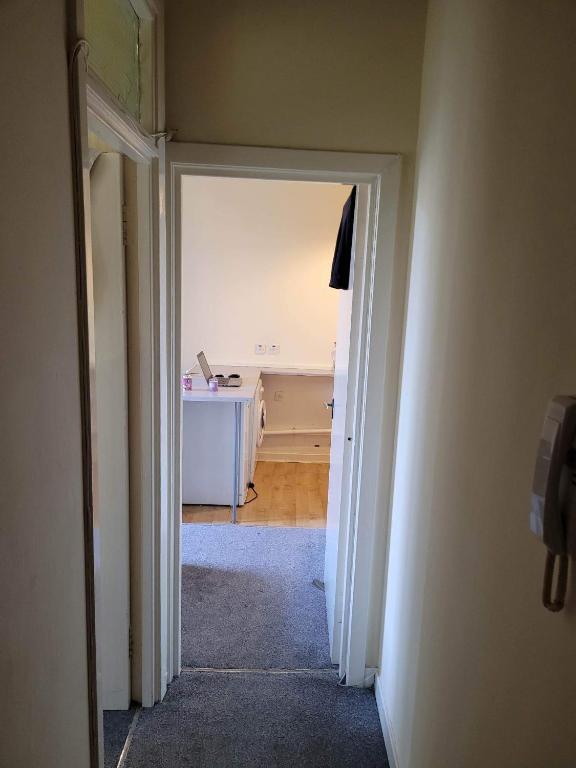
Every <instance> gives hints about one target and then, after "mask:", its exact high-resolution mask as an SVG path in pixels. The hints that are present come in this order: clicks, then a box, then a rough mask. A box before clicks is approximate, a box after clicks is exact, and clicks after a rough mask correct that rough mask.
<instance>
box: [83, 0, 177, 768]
mask: <svg viewBox="0 0 576 768" xmlns="http://www.w3.org/2000/svg"><path fill="white" fill-rule="evenodd" d="M133 5H134V6H135V10H136V12H137V13H138V15H139V16H140V17H141V18H145V19H147V20H149V21H151V22H153V23H152V24H151V25H150V27H149V34H150V35H151V36H152V37H153V39H152V47H153V58H154V61H153V81H154V82H153V83H152V82H151V83H150V86H151V88H152V91H153V92H151V93H149V94H148V97H149V100H150V103H151V104H152V110H153V116H152V117H153V120H154V124H155V129H156V130H157V131H162V129H163V125H164V86H163V79H164V72H163V40H164V22H163V5H162V0H134V3H133ZM68 19H69V99H70V121H71V133H72V151H73V167H74V199H75V230H76V269H77V302H78V345H79V361H80V391H81V407H82V454H83V455H82V458H83V462H82V463H83V486H84V491H83V495H84V498H83V513H84V557H85V566H84V568H85V591H86V629H87V632H86V637H87V680H88V696H89V743H90V765H91V768H102V766H103V764H104V750H103V723H102V712H101V707H100V701H101V698H100V695H99V693H100V692H99V687H100V675H99V652H98V641H97V611H98V597H99V595H98V590H99V582H100V568H101V561H100V543H99V538H100V536H99V524H100V522H99V513H98V488H97V483H96V476H97V471H96V470H97V468H96V464H95V461H96V451H95V446H96V445H97V439H98V435H97V431H96V419H95V397H94V384H95V379H94V372H95V344H94V292H93V267H92V243H91V220H90V219H91V217H90V165H91V159H92V157H91V152H90V147H89V131H92V132H93V133H94V134H96V136H97V137H98V138H99V139H100V140H101V141H102V144H103V146H105V147H106V150H103V151H113V152H118V153H119V154H121V155H124V156H125V157H127V158H129V159H130V160H132V161H134V162H135V163H136V164H137V169H138V171H137V189H138V191H137V218H138V246H137V250H138V257H137V261H138V272H139V279H138V286H137V291H138V299H139V304H138V308H137V317H138V322H137V326H138V341H137V344H138V357H139V366H138V371H137V372H138V374H139V376H140V377H141V387H140V391H139V395H140V398H139V400H138V402H137V404H136V421H137V423H138V438H139V441H140V445H139V451H138V466H137V470H136V472H133V464H132V461H131V473H130V485H131V490H130V498H131V506H132V491H133V488H135V491H136V494H137V496H138V506H137V516H138V522H139V530H138V531H137V534H136V535H137V538H138V541H137V549H138V550H139V563H138V567H139V569H140V572H141V583H140V585H139V586H140V599H139V611H140V616H139V618H140V620H141V621H140V622H139V624H140V626H139V627H138V628H133V629H136V632H138V633H139V643H140V648H139V652H140V654H141V666H140V669H141V674H139V678H140V679H139V681H138V682H139V684H140V689H139V691H138V693H139V695H140V698H141V700H142V704H143V705H144V706H152V705H153V704H154V703H155V702H157V701H159V700H160V699H161V698H162V697H163V695H164V693H165V691H166V675H162V669H165V667H166V647H165V643H164V645H163V643H162V640H163V638H164V639H165V637H166V633H165V632H163V621H164V624H165V623H166V590H164V591H163V590H162V586H163V583H164V584H165V582H166V581H167V579H166V578H164V579H163V578H162V565H163V563H164V565H165V562H166V558H165V557H164V560H163V559H162V554H163V552H164V553H165V549H166V538H165V531H166V527H167V526H166V519H167V517H168V515H167V505H166V502H165V499H166V488H167V467H166V462H165V461H163V453H164V456H165V454H166V452H167V449H166V445H165V441H164V444H163V443H162V435H163V434H164V435H165V432H166V431H165V429H164V426H163V425H164V424H165V423H166V420H167V414H166V410H165V405H164V403H165V397H164V400H163V393H164V395H165V388H166V376H165V365H163V364H162V356H163V353H164V352H165V341H166V340H165V338H163V336H162V333H163V330H164V328H165V323H163V316H162V311H163V306H164V305H163V303H162V300H161V299H162V286H163V285H164V279H163V269H164V267H165V213H164V211H165V206H164V194H163V184H164V156H165V149H164V143H165V142H164V136H165V134H164V133H159V134H148V133H146V132H145V131H144V130H143V129H142V128H141V127H140V126H139V125H138V123H137V122H136V121H135V120H134V118H132V117H131V116H130V115H129V114H128V113H127V112H126V111H125V110H124V109H123V108H122V106H121V105H120V104H119V102H118V101H117V100H116V99H115V98H114V96H112V94H111V93H110V92H109V91H108V90H107V89H106V87H105V86H104V85H103V84H102V83H101V82H100V81H99V80H98V79H97V78H96V77H94V76H93V75H92V74H91V72H90V69H89V63H90V58H89V45H88V44H87V42H86V39H85V16H84V0H69V16H68ZM130 410H131V412H132V411H133V410H134V408H133V404H130ZM130 419H131V422H132V413H131V417H130ZM163 430H164V432H163ZM129 439H130V450H131V451H132V436H130V438H129ZM163 500H164V506H163ZM163 512H164V525H163V520H162V513H163ZM132 522H133V520H132V511H131V525H132ZM132 535H133V534H132V531H131V538H132ZM163 545H164V550H163ZM131 549H132V544H131ZM131 599H132V595H131ZM133 684H134V682H133Z"/></svg>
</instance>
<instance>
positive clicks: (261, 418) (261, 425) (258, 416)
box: [249, 379, 266, 482]
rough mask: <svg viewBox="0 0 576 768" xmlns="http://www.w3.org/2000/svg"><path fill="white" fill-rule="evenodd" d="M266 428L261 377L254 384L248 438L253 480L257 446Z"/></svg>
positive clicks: (262, 439) (258, 446)
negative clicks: (251, 434) (251, 428)
mask: <svg viewBox="0 0 576 768" xmlns="http://www.w3.org/2000/svg"><path fill="white" fill-rule="evenodd" d="M265 429H266V401H265V400H264V385H263V384H262V379H259V380H258V384H257V386H256V393H255V395H254V421H253V430H254V432H253V436H252V437H251V440H250V445H251V449H252V450H251V459H250V469H249V474H250V479H251V481H252V482H253V481H254V473H255V472H256V461H257V454H258V448H260V446H261V445H262V443H263V441H264V430H265Z"/></svg>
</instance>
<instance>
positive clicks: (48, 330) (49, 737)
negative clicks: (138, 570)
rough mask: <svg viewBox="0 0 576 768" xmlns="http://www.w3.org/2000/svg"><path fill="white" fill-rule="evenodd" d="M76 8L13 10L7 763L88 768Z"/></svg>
mask: <svg viewBox="0 0 576 768" xmlns="http://www.w3.org/2000/svg"><path fill="white" fill-rule="evenodd" d="M65 10H66V3H65V2H64V1H63V0H52V2H49V3H37V2H32V1H31V0H9V1H8V2H4V3H2V6H1V10H0V51H1V57H2V67H1V68H0V94H1V103H2V109H1V114H0V131H1V134H2V161H1V165H2V184H1V185H0V350H1V351H0V357H1V363H0V403H1V410H2V427H1V429H0V467H1V471H0V475H1V479H0V486H1V493H0V508H1V509H0V584H2V589H1V590H0V617H1V619H0V680H1V681H2V692H1V696H2V702H3V706H2V716H1V717H0V765H2V766H7V767H8V766H9V768H29V766H34V768H63V766H74V768H85V767H86V766H88V762H89V761H88V711H87V710H88V694H87V681H86V677H87V676H86V636H85V612H84V565H83V534H82V530H83V528H82V468H81V443H80V404H79V386H78V346H77V336H76V327H77V326H76V285H75V258H74V228H73V208H72V182H71V160H70V136H69V126H68V104H67V79H66V78H67V75H66V43H65V31H66V15H65Z"/></svg>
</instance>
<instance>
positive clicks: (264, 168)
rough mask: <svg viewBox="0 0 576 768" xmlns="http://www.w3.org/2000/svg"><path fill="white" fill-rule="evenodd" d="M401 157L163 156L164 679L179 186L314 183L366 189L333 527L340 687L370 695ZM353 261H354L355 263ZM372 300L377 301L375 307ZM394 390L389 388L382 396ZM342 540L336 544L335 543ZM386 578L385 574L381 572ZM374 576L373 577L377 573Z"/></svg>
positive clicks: (174, 656)
mask: <svg viewBox="0 0 576 768" xmlns="http://www.w3.org/2000/svg"><path fill="white" fill-rule="evenodd" d="M400 174H401V157H400V156H399V155H397V154H387V155H375V154H359V153H350V152H326V151H312V150H291V149H275V148H261V147H240V146H224V145H209V144H193V143H171V144H169V145H168V147H167V164H166V197H167V215H168V226H167V261H168V264H167V297H168V300H169V302H170V306H169V307H168V323H169V328H168V336H169V339H170V342H169V345H168V357H169V366H168V367H169V371H170V373H169V375H170V377H171V382H170V383H171V387H170V388H169V398H170V404H169V410H170V413H171V419H170V423H171V429H172V432H171V435H170V441H169V452H170V461H169V465H170V467H171V475H172V476H171V487H172V493H173V497H172V515H171V520H170V531H169V541H170V543H171V548H170V552H169V558H170V562H169V569H168V570H169V572H171V574H172V584H171V595H170V598H169V606H170V608H169V610H170V614H171V621H170V624H169V632H170V635H171V636H170V638H169V649H170V650H169V653H170V654H171V655H170V658H169V662H170V666H169V670H170V672H171V674H172V675H173V676H176V675H178V674H180V671H181V647H180V644H181V643H180V631H181V624H180V611H181V550H180V524H181V494H180V488H181V464H180V457H181V432H180V429H181V423H182V418H181V392H180V387H181V384H180V369H181V359H180V358H181V350H180V344H181V280H182V273H181V186H182V185H181V179H182V177H183V176H186V175H196V176H225V177H233V178H249V179H270V180H291V181H316V182H322V181H323V182H332V183H343V184H361V185H366V186H367V188H368V205H369V210H368V223H367V240H366V249H365V253H364V254H362V256H363V269H362V281H361V282H362V285H361V287H360V288H359V291H360V292H361V313H360V323H359V326H358V328H357V331H356V334H355V337H354V338H351V355H352V352H353V351H354V354H355V355H356V356H357V361H358V370H357V381H356V416H355V418H356V430H355V439H354V442H353V447H352V452H351V459H350V466H351V471H352V478H351V480H352V482H351V497H350V504H349V505H345V509H344V515H343V518H344V519H342V518H341V520H340V525H341V526H343V527H344V531H345V536H344V544H345V546H344V547H342V551H341V552H340V551H339V553H338V571H339V574H338V583H339V584H341V585H342V589H343V590H344V592H343V596H342V598H343V599H342V602H343V611H344V620H343V622H342V625H341V647H340V654H339V656H340V673H341V675H342V676H343V677H345V679H346V683H347V684H348V685H356V686H367V685H371V684H372V682H373V680H374V674H375V672H376V668H375V667H376V656H375V654H374V653H373V651H371V649H370V636H371V633H372V635H373V634H374V632H375V631H376V632H377V631H378V630H377V629H376V630H375V626H376V624H377V623H379V622H380V621H381V617H382V604H383V600H384V585H383V584H378V583H377V582H378V580H377V579H374V578H373V575H374V573H375V570H376V561H377V559H378V558H381V559H386V558H387V552H388V531H389V517H390V509H389V507H390V498H391V484H392V462H393V455H394V442H395V424H396V411H397V388H394V391H385V390H384V382H385V381H397V380H398V371H395V372H392V375H390V371H389V368H390V366H391V365H394V363H393V362H392V361H393V359H394V356H393V355H392V354H390V349H391V346H392V344H394V343H396V342H397V340H396V339H392V335H391V332H390V328H391V322H390V316H391V306H392V301H391V286H392V279H393V274H394V264H395V259H396V230H397V215H398V196H399V185H400ZM358 256H359V255H358V254H356V259H358ZM375 297H377V299H376V300H375ZM390 389H392V388H390ZM340 538H341V539H342V537H340ZM384 568H385V564H384ZM378 571H379V572H381V570H380V568H378Z"/></svg>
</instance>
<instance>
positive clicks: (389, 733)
mask: <svg viewBox="0 0 576 768" xmlns="http://www.w3.org/2000/svg"><path fill="white" fill-rule="evenodd" d="M374 694H375V696H376V707H377V708H378V716H379V718H380V725H381V726H382V735H383V736H384V744H385V745H386V754H387V756H388V764H389V766H390V768H400V762H399V760H398V747H397V741H396V738H395V736H394V731H393V730H392V724H391V722H390V718H389V716H388V711H387V709H386V703H385V701H384V694H383V692H382V683H381V682H380V675H379V674H377V675H376V679H375V680H374Z"/></svg>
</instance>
